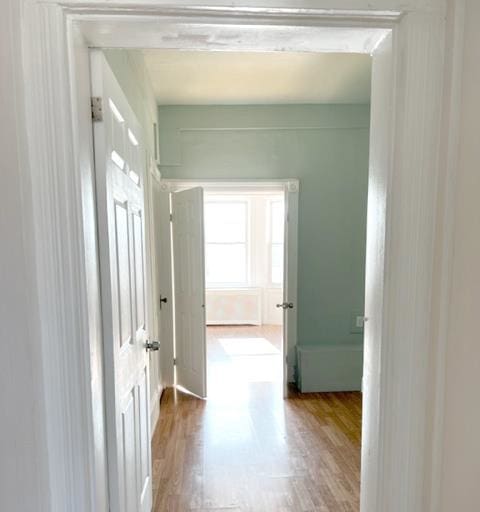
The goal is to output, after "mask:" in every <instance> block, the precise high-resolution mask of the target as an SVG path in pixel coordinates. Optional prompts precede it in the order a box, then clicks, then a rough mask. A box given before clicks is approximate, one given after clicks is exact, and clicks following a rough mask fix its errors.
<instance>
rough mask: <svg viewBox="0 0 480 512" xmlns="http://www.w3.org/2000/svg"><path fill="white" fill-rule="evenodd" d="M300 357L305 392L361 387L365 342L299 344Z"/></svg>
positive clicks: (299, 379) (299, 377) (300, 377)
mask: <svg viewBox="0 0 480 512" xmlns="http://www.w3.org/2000/svg"><path fill="white" fill-rule="evenodd" d="M297 357H298V372H297V385H298V387H299V389H300V391H301V392H302V393H308V392H315V391H316V392H323V391H324V392H327V391H360V390H361V387H362V375H363V345H324V346H322V345H319V346H317V345H303V346H302V345H299V346H297Z"/></svg>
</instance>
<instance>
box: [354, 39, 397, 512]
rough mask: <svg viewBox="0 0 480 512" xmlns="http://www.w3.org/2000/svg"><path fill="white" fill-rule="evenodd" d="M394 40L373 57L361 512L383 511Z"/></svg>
mask: <svg viewBox="0 0 480 512" xmlns="http://www.w3.org/2000/svg"><path fill="white" fill-rule="evenodd" d="M392 51H393V50H392V36H391V35H389V36H388V37H386V38H385V39H384V40H383V41H382V43H381V45H379V47H378V48H377V52H376V54H375V56H374V58H373V66H372V84H373V88H372V103H371V108H370V123H371V128H370V140H371V141H372V142H371V144H370V145H371V148H370V164H369V178H368V207H367V245H366V269H365V316H366V318H367V321H366V322H365V324H364V362H363V390H362V391H363V411H364V414H363V420H362V421H363V425H362V429H363V430H362V479H361V486H362V490H361V495H360V496H361V510H362V511H368V510H378V502H377V500H378V482H379V473H378V472H379V470H380V468H379V465H378V463H377V461H378V460H379V459H380V453H379V451H380V449H381V445H380V439H381V438H380V432H379V429H380V428H381V424H382V422H381V420H380V415H381V413H382V411H383V407H382V406H381V400H382V399H383V396H382V394H381V393H382V389H381V385H382V381H381V379H382V377H383V375H382V368H383V365H382V359H381V358H382V357H384V353H382V340H384V336H385V334H384V330H383V329H384V283H385V236H386V225H385V222H386V219H387V196H388V192H389V187H390V180H391V150H390V147H391V143H392V129H391V123H390V118H391V115H392V104H393V102H392V96H393V60H392Z"/></svg>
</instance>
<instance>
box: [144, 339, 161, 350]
mask: <svg viewBox="0 0 480 512" xmlns="http://www.w3.org/2000/svg"><path fill="white" fill-rule="evenodd" d="M145 350H151V351H156V350H160V342H159V341H147V342H146V343H145Z"/></svg>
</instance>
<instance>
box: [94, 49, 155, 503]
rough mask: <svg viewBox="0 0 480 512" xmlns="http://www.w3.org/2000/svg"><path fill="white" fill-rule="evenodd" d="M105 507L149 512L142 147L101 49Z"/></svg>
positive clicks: (97, 137)
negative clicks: (106, 501)
mask: <svg viewBox="0 0 480 512" xmlns="http://www.w3.org/2000/svg"><path fill="white" fill-rule="evenodd" d="M91 72H92V84H91V85H92V96H93V97H96V98H100V99H101V103H102V111H103V112H102V116H101V117H102V119H101V120H97V121H94V146H95V172H96V184H97V216H98V227H99V252H100V270H101V285H102V321H103V343H104V366H105V393H106V414H107V421H106V423H107V445H108V446H107V449H108V472H109V494H110V510H112V511H119V512H147V511H148V512H150V511H151V508H152V478H151V451H150V400H149V395H150V393H149V367H148V354H147V351H146V343H147V330H146V328H147V326H146V293H145V288H146V286H145V244H144V233H145V223H144V218H145V215H144V190H143V187H144V174H145V173H144V171H145V147H144V144H143V138H142V133H141V129H140V125H139V123H138V121H137V119H136V118H135V115H134V113H133V111H132V109H131V107H130V105H129V104H128V101H127V99H126V97H125V95H124V94H123V92H122V90H121V88H120V86H119V84H118V83H117V81H116V79H115V76H114V74H113V72H112V71H111V69H110V68H109V66H108V64H107V61H106V60H105V57H104V55H103V54H102V52H101V51H93V52H92V54H91Z"/></svg>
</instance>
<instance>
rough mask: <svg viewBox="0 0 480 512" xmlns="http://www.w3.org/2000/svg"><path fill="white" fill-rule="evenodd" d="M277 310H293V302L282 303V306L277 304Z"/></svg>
mask: <svg viewBox="0 0 480 512" xmlns="http://www.w3.org/2000/svg"><path fill="white" fill-rule="evenodd" d="M277 308H282V309H293V302H282V303H281V304H277Z"/></svg>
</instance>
